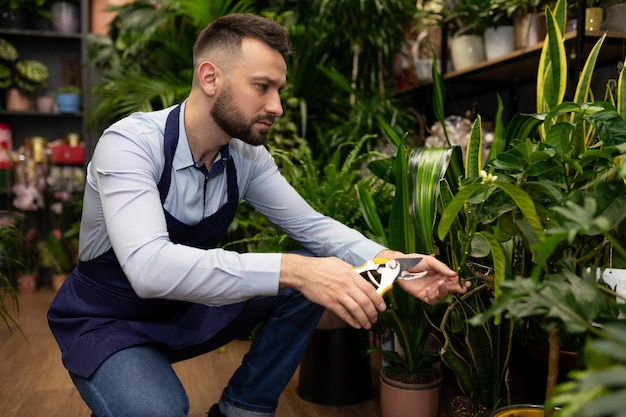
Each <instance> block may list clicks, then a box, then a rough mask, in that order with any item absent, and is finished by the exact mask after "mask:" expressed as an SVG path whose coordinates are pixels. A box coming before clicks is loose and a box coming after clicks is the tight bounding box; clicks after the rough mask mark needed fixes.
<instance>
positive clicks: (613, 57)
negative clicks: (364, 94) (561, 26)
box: [401, 31, 626, 111]
mask: <svg viewBox="0 0 626 417" xmlns="http://www.w3.org/2000/svg"><path fill="white" fill-rule="evenodd" d="M582 33H583V35H582V36H581V35H580V34H579V33H578V32H576V31H571V32H568V33H566V34H565V36H564V42H565V46H566V48H567V50H568V68H570V72H572V73H575V72H576V69H577V68H579V67H580V65H582V64H581V63H584V59H586V57H587V55H588V54H589V52H590V50H591V48H592V47H593V46H594V45H595V43H596V42H597V41H598V39H599V38H600V37H601V36H602V34H603V33H604V32H597V31H596V32H585V31H583V32H582ZM542 47H543V42H540V43H538V44H535V45H533V46H531V47H529V48H526V49H520V50H515V51H513V52H511V53H509V54H506V55H502V56H500V57H498V58H496V59H492V60H486V61H483V62H481V63H480V64H478V65H475V66H472V67H470V68H465V69H463V70H460V71H449V72H446V73H444V74H443V75H442V78H443V80H444V83H445V85H446V90H447V94H448V96H451V97H454V99H455V100H456V99H464V98H467V97H472V96H476V95H478V94H484V93H485V92H489V91H498V90H512V91H511V94H512V95H513V96H515V95H517V94H518V93H519V91H517V89H518V88H519V86H520V85H522V84H524V83H531V84H532V85H534V84H535V80H536V77H537V67H538V63H539V58H540V56H541V50H542ZM625 55H626V34H624V33H615V32H607V37H606V39H605V41H604V44H603V45H602V49H601V51H600V56H599V58H598V63H597V66H598V67H600V66H607V65H609V66H610V65H615V68H617V62H618V61H624V57H625ZM442 67H443V65H442ZM573 78H575V77H572V79H573ZM401 93H402V94H410V95H411V96H412V97H414V99H415V100H414V101H415V102H417V103H420V102H424V101H427V103H426V106H424V110H425V111H428V110H429V109H428V106H429V105H430V97H432V83H422V84H420V85H417V86H413V87H410V88H408V89H406V90H404V91H402V92H401ZM509 110H511V109H509ZM512 110H513V111H517V110H518V109H512ZM522 110H523V111H526V109H522Z"/></svg>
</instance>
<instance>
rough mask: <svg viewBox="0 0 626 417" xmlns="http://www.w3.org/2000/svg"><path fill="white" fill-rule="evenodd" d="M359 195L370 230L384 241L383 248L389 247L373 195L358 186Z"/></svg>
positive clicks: (362, 212) (360, 204)
mask: <svg viewBox="0 0 626 417" xmlns="http://www.w3.org/2000/svg"><path fill="white" fill-rule="evenodd" d="M356 190H357V195H358V197H359V207H360V208H361V214H362V215H363V218H364V219H365V222H366V223H367V226H368V227H369V228H370V230H371V231H372V232H373V233H374V234H375V235H376V236H379V237H381V238H383V239H384V242H382V244H383V246H388V244H389V243H388V242H387V233H386V232H385V228H384V227H383V223H382V221H381V220H380V216H379V215H378V208H377V206H376V203H375V202H374V199H373V198H372V195H371V194H370V193H369V192H368V191H367V190H366V189H365V188H363V187H362V186H357V187H356Z"/></svg>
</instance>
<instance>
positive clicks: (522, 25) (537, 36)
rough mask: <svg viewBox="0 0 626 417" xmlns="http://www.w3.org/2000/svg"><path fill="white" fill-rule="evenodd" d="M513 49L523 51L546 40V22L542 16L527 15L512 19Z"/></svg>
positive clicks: (535, 14) (537, 14)
mask: <svg viewBox="0 0 626 417" xmlns="http://www.w3.org/2000/svg"><path fill="white" fill-rule="evenodd" d="M513 30H514V33H513V39H514V43H515V49H523V48H527V47H529V46H533V45H535V44H536V43H539V42H543V40H544V39H545V38H546V20H545V17H544V15H543V14H539V13H529V14H525V15H523V16H516V17H515V18H514V19H513Z"/></svg>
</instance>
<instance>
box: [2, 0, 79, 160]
mask: <svg viewBox="0 0 626 417" xmlns="http://www.w3.org/2000/svg"><path fill="white" fill-rule="evenodd" d="M79 7H80V29H79V32H76V33H61V32H56V31H53V30H30V29H21V28H20V29H4V28H0V37H2V38H4V39H6V40H7V41H9V42H11V43H12V44H13V45H14V46H15V47H16V49H17V50H18V52H19V54H20V58H35V59H38V60H40V61H42V62H43V63H44V64H46V66H47V67H48V70H49V72H50V78H49V80H48V88H47V89H48V90H50V91H54V90H55V89H57V88H58V87H60V86H61V85H62V83H63V78H62V67H63V66H64V65H67V66H71V67H72V69H73V70H74V71H77V73H78V74H79V77H80V85H81V88H82V90H83V92H84V91H86V90H87V87H88V80H87V72H86V69H85V68H84V66H83V64H84V62H85V61H86V59H87V52H88V46H87V33H88V31H89V0H80V4H79ZM0 123H6V124H8V125H9V126H11V130H12V136H13V148H14V149H17V148H18V147H19V146H20V145H21V144H22V143H23V140H24V138H27V137H31V136H43V137H45V138H48V139H49V140H51V141H53V140H56V139H59V138H61V137H63V136H64V135H65V134H67V133H78V134H80V135H81V137H83V138H84V139H85V140H86V139H87V129H86V111H84V110H83V111H82V112H80V113H72V114H59V113H42V112H38V111H36V110H34V109H33V110H31V111H25V112H20V111H7V110H5V109H0Z"/></svg>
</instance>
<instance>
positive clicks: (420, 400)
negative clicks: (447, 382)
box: [380, 372, 442, 417]
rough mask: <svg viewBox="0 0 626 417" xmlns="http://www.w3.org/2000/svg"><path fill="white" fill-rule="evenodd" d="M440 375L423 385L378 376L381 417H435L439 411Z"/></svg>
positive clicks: (382, 374) (382, 375)
mask: <svg viewBox="0 0 626 417" xmlns="http://www.w3.org/2000/svg"><path fill="white" fill-rule="evenodd" d="M441 381H442V378H441V375H437V377H435V378H434V379H433V380H432V381H430V382H425V383H423V384H406V383H402V382H398V381H394V380H393V379H391V378H389V377H388V376H387V375H385V374H384V373H383V372H381V375H380V410H381V416H382V417H437V416H439V410H440V398H441Z"/></svg>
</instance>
